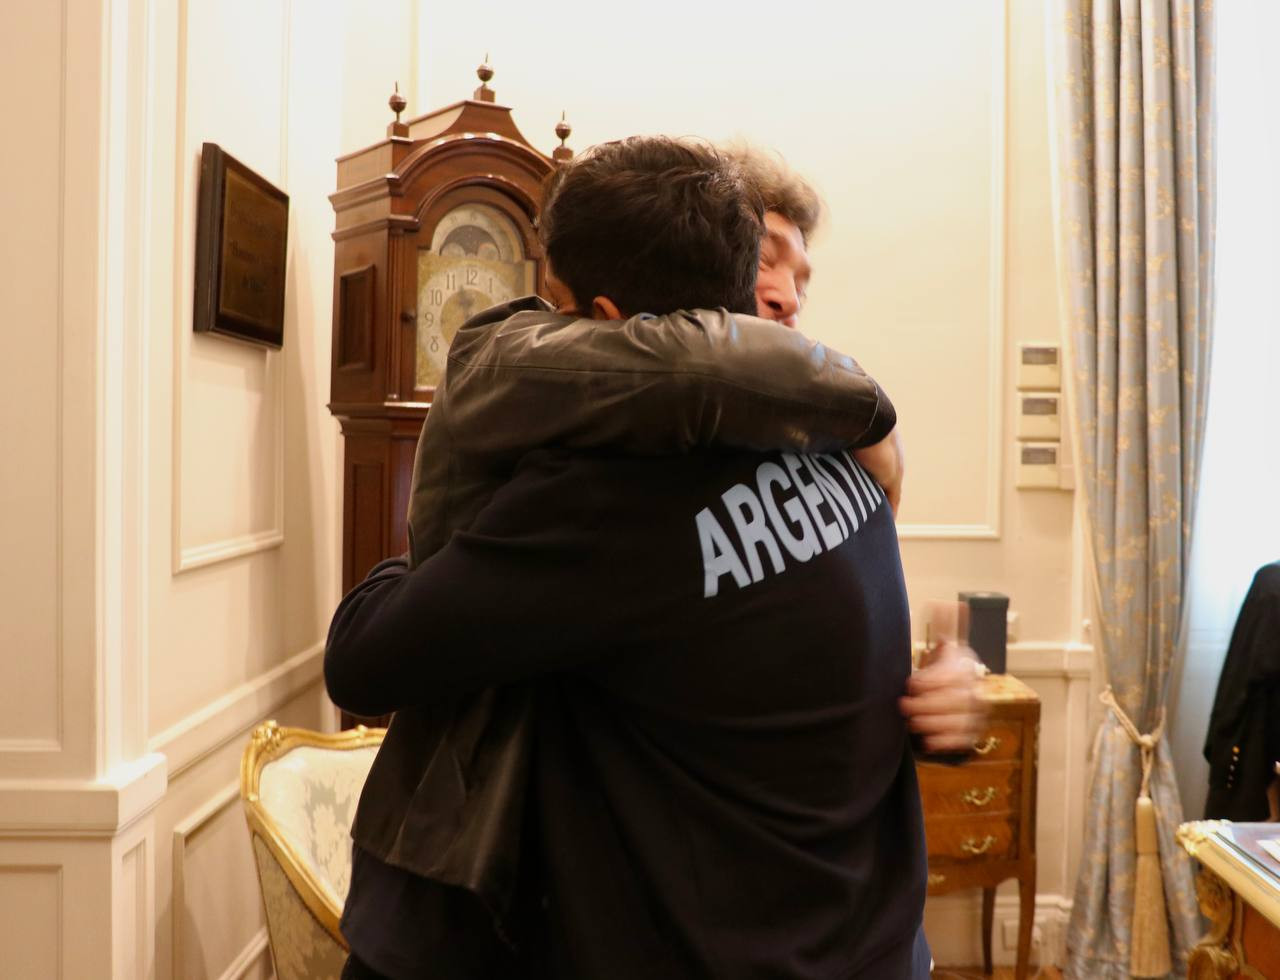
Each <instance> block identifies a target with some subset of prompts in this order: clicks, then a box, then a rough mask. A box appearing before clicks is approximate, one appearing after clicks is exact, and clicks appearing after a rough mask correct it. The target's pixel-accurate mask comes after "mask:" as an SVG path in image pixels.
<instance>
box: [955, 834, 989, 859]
mask: <svg viewBox="0 0 1280 980" xmlns="http://www.w3.org/2000/svg"><path fill="white" fill-rule="evenodd" d="M995 842H996V839H995V838H994V837H992V836H991V835H990V834H987V836H986V837H984V838H982V842H981V843H979V842H978V841H976V840H974V839H973V838H972V837H966V838H965V839H964V840H963V841H961V842H960V850H962V851H964V852H965V853H966V854H973V855H975V856H976V855H978V854H986V853H987V851H989V850H991V845H992V844H994V843H995Z"/></svg>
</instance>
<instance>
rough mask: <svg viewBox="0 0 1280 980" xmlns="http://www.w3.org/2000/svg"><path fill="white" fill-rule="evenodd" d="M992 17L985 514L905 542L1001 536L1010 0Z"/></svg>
mask: <svg viewBox="0 0 1280 980" xmlns="http://www.w3.org/2000/svg"><path fill="white" fill-rule="evenodd" d="M988 15H989V16H990V18H991V33H992V40H991V171H990V193H991V211H990V219H991V220H990V224H989V226H988V233H987V235H988V237H987V241H988V250H989V252H990V272H989V275H988V277H987V301H988V304H989V306H988V310H989V312H988V318H987V370H988V372H989V382H988V385H987V433H986V436H987V466H986V479H987V487H986V491H987V492H986V508H985V509H986V514H985V517H984V520H983V521H982V522H980V523H975V524H939V523H934V524H910V523H907V524H899V525H898V537H899V538H900V539H901V540H904V541H932V540H943V541H955V540H978V541H989V540H996V539H999V537H1000V528H1001V500H1002V499H1003V495H1004V441H1005V440H1004V402H1005V397H1004V363H1005V356H1006V352H1005V336H1006V330H1005V285H1006V283H1005V278H1006V277H1005V270H1006V268H1007V265H1008V263H1007V256H1006V249H1005V242H1006V237H1007V236H1006V233H1005V232H1006V226H1007V224H1008V220H1009V218H1008V214H1009V195H1008V187H1007V184H1006V180H1005V173H1006V170H1007V157H1008V152H1009V123H1008V119H1009V98H1008V90H1009V56H1008V36H1009V11H1008V7H1007V0H989V2H988Z"/></svg>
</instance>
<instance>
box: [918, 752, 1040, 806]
mask: <svg viewBox="0 0 1280 980" xmlns="http://www.w3.org/2000/svg"><path fill="white" fill-rule="evenodd" d="M917 773H918V775H919V777H920V798H921V800H922V801H923V802H924V812H925V813H927V814H929V815H930V816H937V817H944V816H956V815H964V814H978V815H989V816H996V815H1004V814H1009V813H1015V812H1017V809H1018V800H1019V795H1018V793H1019V788H1020V786H1021V783H1022V767H1021V766H1020V765H1019V764H1018V763H1016V762H971V763H969V764H968V765H963V766H940V765H927V764H925V765H921V766H919V767H917Z"/></svg>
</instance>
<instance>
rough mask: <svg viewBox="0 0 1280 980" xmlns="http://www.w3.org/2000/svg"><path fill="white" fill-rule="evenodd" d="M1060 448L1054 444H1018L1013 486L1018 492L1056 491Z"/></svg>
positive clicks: (1058, 483)
mask: <svg viewBox="0 0 1280 980" xmlns="http://www.w3.org/2000/svg"><path fill="white" fill-rule="evenodd" d="M1061 452H1062V446H1061V444H1060V443H1056V442H1020V443H1018V457H1017V459H1018V464H1017V465H1018V469H1017V480H1016V483H1015V485H1016V486H1017V487H1018V489H1019V490H1046V489H1047V490H1057V489H1058V488H1059V485H1060V483H1061V478H1062V474H1061V467H1060V466H1059V465H1058V461H1059V459H1060V458H1061Z"/></svg>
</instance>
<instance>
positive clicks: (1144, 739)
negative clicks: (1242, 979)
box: [1100, 685, 1173, 977]
mask: <svg viewBox="0 0 1280 980" xmlns="http://www.w3.org/2000/svg"><path fill="white" fill-rule="evenodd" d="M1100 700H1101V701H1102V703H1103V704H1105V705H1106V706H1107V707H1108V708H1110V709H1111V713H1112V714H1113V715H1114V716H1115V719H1116V721H1118V722H1119V723H1120V727H1121V728H1123V729H1124V730H1125V734H1126V735H1128V736H1129V739H1130V740H1131V741H1132V742H1133V744H1134V745H1136V746H1138V750H1139V751H1140V752H1141V753H1142V786H1141V788H1140V789H1139V790H1138V800H1137V803H1136V804H1135V807H1134V819H1133V840H1134V850H1135V851H1136V852H1137V868H1136V869H1135V872H1134V886H1133V929H1132V936H1131V938H1130V946H1129V972H1130V973H1131V974H1132V975H1133V976H1135V977H1163V976H1165V975H1166V974H1168V972H1169V971H1170V970H1171V969H1173V961H1172V957H1171V956H1170V954H1169V923H1168V919H1167V915H1166V913H1165V904H1164V878H1163V875H1162V874H1161V872H1160V838H1159V835H1158V834H1157V833H1156V808H1155V804H1154V803H1153V802H1152V801H1151V770H1152V769H1153V768H1154V767H1155V761H1156V745H1157V743H1158V742H1159V741H1160V737H1161V736H1162V735H1163V734H1164V717H1165V716H1164V707H1163V706H1161V708H1160V721H1159V722H1158V723H1157V724H1156V727H1155V728H1153V729H1152V730H1151V731H1150V732H1148V733H1147V734H1145V735H1144V734H1142V733H1141V732H1139V731H1138V726H1137V725H1135V724H1134V723H1133V719H1132V718H1130V717H1129V716H1128V715H1127V714H1126V713H1125V710H1124V709H1123V708H1122V707H1120V703H1119V702H1118V701H1116V696H1115V693H1114V692H1113V691H1112V690H1111V686H1110V685H1108V686H1107V689H1106V690H1105V691H1103V692H1102V695H1101V698H1100Z"/></svg>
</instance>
